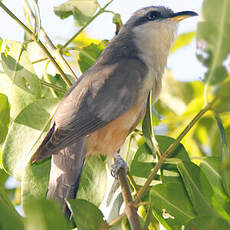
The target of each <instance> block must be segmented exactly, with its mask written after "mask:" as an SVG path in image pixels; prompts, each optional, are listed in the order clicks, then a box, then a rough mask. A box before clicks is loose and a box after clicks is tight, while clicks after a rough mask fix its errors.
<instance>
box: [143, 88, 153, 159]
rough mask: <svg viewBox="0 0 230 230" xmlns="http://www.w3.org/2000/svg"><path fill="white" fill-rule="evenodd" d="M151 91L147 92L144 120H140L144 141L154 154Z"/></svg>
mask: <svg viewBox="0 0 230 230" xmlns="http://www.w3.org/2000/svg"><path fill="white" fill-rule="evenodd" d="M152 116H153V114H152V91H151V92H150V93H149V96H148V101H147V106H146V113H145V117H144V120H143V122H142V131H143V135H144V138H145V141H146V143H147V145H148V146H149V148H150V149H151V151H152V154H153V156H155V155H156V154H155V148H154V145H153V141H152V137H153V135H154V134H153V121H152Z"/></svg>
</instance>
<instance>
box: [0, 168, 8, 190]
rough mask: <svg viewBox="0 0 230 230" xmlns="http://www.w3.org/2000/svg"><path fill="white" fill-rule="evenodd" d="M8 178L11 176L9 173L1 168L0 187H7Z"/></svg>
mask: <svg viewBox="0 0 230 230" xmlns="http://www.w3.org/2000/svg"><path fill="white" fill-rule="evenodd" d="M8 178H9V175H8V174H7V173H6V172H5V171H4V170H3V169H0V189H1V187H2V188H4V187H5V183H6V181H7V179H8Z"/></svg>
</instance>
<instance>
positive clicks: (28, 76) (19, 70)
mask: <svg viewBox="0 0 230 230" xmlns="http://www.w3.org/2000/svg"><path fill="white" fill-rule="evenodd" d="M0 62H1V64H0V92H1V93H3V94H5V95H6V96H7V97H8V100H9V102H10V104H11V111H10V115H11V117H12V118H13V119H14V118H15V117H16V116H17V115H18V114H19V113H20V112H21V110H22V109H23V108H25V107H26V106H27V105H28V104H30V103H31V102H33V101H34V100H36V99H38V98H40V96H41V90H40V81H39V79H38V77H37V76H36V75H35V73H34V69H33V66H32V63H31V61H30V59H29V56H28V52H27V51H26V50H25V49H24V46H23V44H21V43H19V42H15V41H9V40H4V42H3V44H2V50H1V60H0Z"/></svg>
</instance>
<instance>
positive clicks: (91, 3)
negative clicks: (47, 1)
mask: <svg viewBox="0 0 230 230" xmlns="http://www.w3.org/2000/svg"><path fill="white" fill-rule="evenodd" d="M97 6H98V5H97V1H95V0H69V1H68V2H66V3H63V4H61V5H60V6H57V7H54V12H55V14H56V15H57V16H59V17H60V18H61V19H64V18H67V17H69V16H71V15H73V16H74V19H75V20H76V23H77V26H83V25H84V24H85V23H86V22H88V21H89V19H90V18H91V17H92V16H93V14H94V13H95V12H96V9H97Z"/></svg>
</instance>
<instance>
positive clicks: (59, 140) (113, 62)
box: [31, 6, 197, 212]
mask: <svg viewBox="0 0 230 230" xmlns="http://www.w3.org/2000/svg"><path fill="white" fill-rule="evenodd" d="M196 15H197V13H195V12H193V11H182V12H177V13H174V12H173V11H172V10H171V9H169V8H167V7H164V6H149V7H145V8H142V9H140V10H137V11H136V12H135V13H134V14H133V15H132V16H131V17H130V19H128V21H127V22H126V23H125V24H124V25H123V26H122V28H121V29H120V31H119V33H118V34H117V35H116V36H115V37H114V38H113V39H112V41H111V42H110V43H109V45H108V46H107V47H106V48H105V49H104V50H103V52H102V54H101V55H100V56H99V57H98V59H97V60H96V62H95V63H94V64H93V65H92V66H91V67H90V68H89V69H88V70H87V71H86V72H85V73H83V74H82V76H81V77H80V78H79V80H77V81H76V82H75V83H74V84H73V86H72V87H71V88H70V89H69V90H68V91H67V93H66V94H65V95H64V97H63V98H62V100H61V101H60V103H59V104H58V106H57V109H56V112H55V114H54V117H53V120H52V122H51V125H50V129H49V131H48V132H47V134H46V136H45V138H44V139H43V141H42V143H41V144H40V146H39V147H38V149H37V150H36V152H35V153H34V154H33V156H32V158H31V162H32V163H34V162H39V161H42V160H44V159H46V158H48V157H50V156H51V157H52V160H51V170H50V177H49V184H48V190H47V198H48V199H54V200H57V201H59V202H60V204H61V207H62V210H63V211H64V212H68V207H67V205H66V200H68V199H75V197H76V194H77V190H78V187H79V181H80V176H81V172H82V168H83V166H84V163H85V160H86V159H87V158H88V157H89V156H90V155H95V154H103V155H106V156H108V157H114V156H115V155H116V153H117V152H118V151H119V149H120V147H121V145H122V144H123V143H124V141H125V139H126V137H127V136H128V135H129V134H130V133H131V132H132V131H133V130H134V129H135V127H136V126H137V125H138V123H139V122H140V120H141V119H142V118H143V117H144V115H145V111H146V104H147V98H148V95H149V93H150V91H151V90H152V101H153V102H155V101H156V100H157V99H158V97H159V94H160V91H161V84H162V76H163V73H164V69H165V66H166V62H167V57H168V54H169V51H170V48H171V46H172V44H173V42H174V40H175V37H176V33H177V28H178V22H180V21H181V20H183V19H185V18H188V17H192V16H196Z"/></svg>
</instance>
